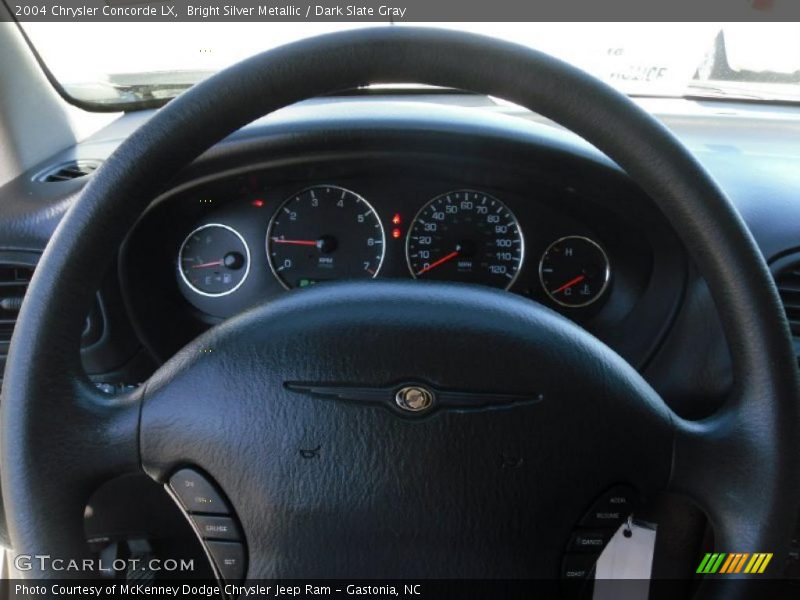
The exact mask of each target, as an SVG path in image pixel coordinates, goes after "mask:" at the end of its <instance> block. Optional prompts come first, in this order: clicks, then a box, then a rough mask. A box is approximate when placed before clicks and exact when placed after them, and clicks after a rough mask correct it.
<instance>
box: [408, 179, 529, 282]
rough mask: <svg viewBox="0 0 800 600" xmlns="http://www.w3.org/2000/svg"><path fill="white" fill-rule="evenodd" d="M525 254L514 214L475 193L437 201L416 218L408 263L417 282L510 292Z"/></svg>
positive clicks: (455, 193) (465, 192)
mask: <svg viewBox="0 0 800 600" xmlns="http://www.w3.org/2000/svg"><path fill="white" fill-rule="evenodd" d="M524 253H525V247H524V242H523V239H522V231H521V230H520V227H519V223H518V222H517V218H516V217H515V216H514V214H513V213H512V212H511V211H510V210H509V209H508V208H507V207H506V206H505V204H503V203H502V202H500V200H498V199H497V198H495V197H493V196H490V195H489V194H485V193H483V192H477V191H472V190H458V191H453V192H449V193H447V194H442V195H441V196H437V197H435V198H434V199H432V200H431V201H430V202H428V203H427V204H426V205H425V206H423V207H422V209H421V210H420V211H419V212H418V213H417V215H416V217H414V220H413V222H412V223H411V226H410V228H409V231H408V237H407V238H406V259H407V261H408V268H409V269H410V271H411V274H412V275H413V276H414V277H415V278H416V279H436V280H444V281H460V282H465V283H477V284H481V285H488V286H492V287H496V288H501V289H508V288H509V287H511V284H513V283H514V280H515V279H516V277H517V275H518V274H519V269H520V266H521V265H522V260H523V257H524Z"/></svg>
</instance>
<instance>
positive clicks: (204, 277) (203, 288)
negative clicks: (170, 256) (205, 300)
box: [178, 223, 250, 298]
mask: <svg viewBox="0 0 800 600" xmlns="http://www.w3.org/2000/svg"><path fill="white" fill-rule="evenodd" d="M178 272H179V273H180V275H181V278H182V279H183V282H184V283H185V284H186V285H187V286H189V288H190V289H191V290H192V291H193V292H195V293H196V294H200V295H201V296H208V297H212V298H215V297H219V296H227V295H228V294H230V293H231V292H234V291H235V290H237V289H238V288H239V286H241V285H242V284H243V283H244V280H245V279H247V274H248V273H249V272H250V250H249V249H248V247H247V243H246V242H245V241H244V238H243V237H242V236H241V234H240V233H239V232H238V231H236V230H235V229H233V228H232V227H228V226H227V225H220V224H219V223H210V224H208V225H203V226H201V227H198V228H197V229H195V230H194V231H192V232H191V233H190V234H189V235H188V236H186V239H185V240H184V241H183V244H181V249H180V251H179V253H178Z"/></svg>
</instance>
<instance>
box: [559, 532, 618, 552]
mask: <svg viewBox="0 0 800 600" xmlns="http://www.w3.org/2000/svg"><path fill="white" fill-rule="evenodd" d="M612 533H613V530H606V531H598V530H586V531H576V532H575V533H573V534H572V539H571V540H570V542H569V548H568V550H569V551H570V552H594V553H595V554H599V553H600V552H601V551H602V550H603V547H604V546H605V545H606V542H607V541H608V539H609V537H611V534H612Z"/></svg>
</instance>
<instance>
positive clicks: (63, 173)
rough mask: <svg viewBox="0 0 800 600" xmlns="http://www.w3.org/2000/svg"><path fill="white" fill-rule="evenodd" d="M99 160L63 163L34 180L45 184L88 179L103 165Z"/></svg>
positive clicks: (40, 174)
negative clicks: (81, 178) (82, 178)
mask: <svg viewBox="0 0 800 600" xmlns="http://www.w3.org/2000/svg"><path fill="white" fill-rule="evenodd" d="M101 164H102V163H101V161H99V160H89V159H87V160H72V161H69V162H66V163H61V164H60V165H57V166H55V167H50V168H49V169H46V170H45V171H42V172H41V173H39V174H38V175H37V176H36V177H35V178H34V179H36V181H42V182H45V183H57V182H59V181H71V180H73V179H78V178H80V177H87V176H89V175H91V174H92V173H94V172H95V171H96V170H97V168H98V167H99V166H100V165H101Z"/></svg>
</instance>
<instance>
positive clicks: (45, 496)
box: [0, 27, 800, 554]
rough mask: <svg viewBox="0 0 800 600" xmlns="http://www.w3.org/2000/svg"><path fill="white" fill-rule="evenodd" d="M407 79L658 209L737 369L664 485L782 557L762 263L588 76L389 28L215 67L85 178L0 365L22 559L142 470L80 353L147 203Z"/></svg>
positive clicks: (725, 538)
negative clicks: (193, 168)
mask: <svg viewBox="0 0 800 600" xmlns="http://www.w3.org/2000/svg"><path fill="white" fill-rule="evenodd" d="M320 57H324V59H322V60H320ZM408 81H414V82H420V83H426V84H432V85H440V86H447V87H454V88H461V89H469V90H471V91H476V92H482V93H487V94H491V95H494V96H498V97H501V98H504V99H507V100H510V101H513V102H516V103H518V104H520V105H522V106H525V107H527V108H530V109H531V110H533V111H535V112H537V113H540V114H542V115H543V116H545V117H548V118H550V119H552V120H554V121H556V122H557V123H559V124H561V125H563V126H564V127H566V128H568V129H570V130H572V131H574V132H575V133H577V134H579V135H581V136H582V137H584V138H585V139H586V140H588V141H589V142H591V143H592V144H594V145H595V146H596V147H598V148H599V149H600V150H601V151H603V152H604V153H606V154H607V155H608V156H609V157H611V158H612V159H613V160H615V161H616V162H617V163H618V164H619V165H620V166H621V167H622V168H623V169H624V170H625V171H626V172H627V173H628V174H629V175H630V177H631V178H632V179H633V180H634V181H636V182H637V183H638V184H639V185H640V186H641V187H642V189H643V190H644V191H645V192H646V193H648V194H649V196H650V197H652V199H653V200H654V202H656V204H657V205H658V206H659V207H660V209H661V210H662V212H663V213H664V215H665V216H666V217H667V219H668V220H669V221H670V222H671V224H672V226H673V227H674V228H675V230H676V232H677V233H678V235H679V236H680V238H681V239H682V241H683V243H684V244H685V246H686V248H687V250H688V252H689V254H690V255H691V257H692V259H693V260H694V262H695V263H696V265H697V267H698V269H699V271H700V272H701V274H702V275H703V276H704V278H705V279H706V281H707V282H708V285H709V288H710V290H711V294H712V297H713V299H714V302H715V305H716V307H717V309H718V311H719V314H720V317H721V320H722V323H723V328H724V331H725V334H726V338H727V341H728V344H729V347H730V351H731V358H732V363H733V369H734V390H733V392H732V394H731V397H730V398H729V399H728V400H727V402H726V404H725V406H724V407H723V408H722V409H721V410H720V411H719V412H718V413H717V414H715V415H713V416H712V417H710V418H708V419H706V420H705V421H703V422H699V423H689V422H685V421H682V420H681V419H679V418H677V417H674V416H673V421H674V424H675V442H674V455H673V459H672V476H671V479H670V483H669V485H670V487H671V488H672V489H674V490H678V491H682V492H685V493H687V494H688V495H690V496H692V497H693V498H694V499H695V500H696V501H697V502H698V504H699V505H700V506H701V507H703V508H704V510H706V512H707V513H708V515H709V517H710V518H711V521H712V524H713V525H714V527H715V530H716V535H717V543H718V544H719V545H720V546H721V547H725V546H726V545H727V547H728V548H731V547H736V548H751V549H752V550H753V551H773V549H774V550H775V551H780V549H782V548H783V547H785V545H786V543H787V542H788V536H789V531H788V529H789V528H788V527H786V523H787V522H792V521H791V520H792V519H794V516H795V515H794V511H795V510H796V506H797V503H796V500H797V498H798V485H797V482H796V481H795V480H796V479H797V477H796V473H797V462H798V458H799V457H800V453H798V442H797V441H796V431H797V425H798V424H799V423H800V416H799V415H800V412H799V409H798V406H800V403H798V383H797V375H796V364H795V359H794V354H793V350H792V347H791V342H790V335H789V331H788V326H787V324H786V321H785V318H784V316H783V310H782V308H781V305H780V302H779V299H778V296H777V292H776V290H775V287H774V284H773V282H772V280H771V277H770V274H769V272H768V269H767V267H766V264H765V262H764V259H763V257H762V256H761V254H760V252H759V249H758V247H757V245H756V243H755V241H754V240H753V238H752V236H751V235H750V233H749V231H748V229H747V227H746V225H745V224H744V222H743V221H742V219H741V217H740V216H739V214H738V212H737V211H736V209H735V207H734V206H733V205H732V204H731V202H730V201H729V200H728V199H727V198H726V196H725V194H724V192H723V191H722V190H721V189H720V188H719V186H717V184H716V183H715V182H714V180H713V179H712V178H711V176H710V175H709V174H708V173H707V172H706V171H705V169H704V168H703V167H702V166H701V165H700V164H699V163H698V162H697V161H696V160H695V159H694V158H693V157H692V155H691V154H690V153H689V152H688V150H686V148H684V146H683V145H682V144H681V143H680V142H679V141H678V140H677V139H676V138H675V137H674V136H673V135H672V134H671V133H670V132H669V131H668V130H667V129H666V128H664V127H663V126H662V125H661V124H660V123H659V122H657V121H656V120H655V119H654V118H653V117H651V116H650V115H648V114H647V113H646V112H644V111H643V110H642V109H640V108H639V107H638V106H637V105H636V104H634V103H633V102H632V101H631V100H629V99H628V98H627V97H625V96H624V95H622V94H620V93H618V92H616V91H614V90H613V89H612V88H610V87H608V86H606V85H605V84H603V83H601V82H599V81H597V80H596V79H594V78H592V77H590V76H588V75H587V74H585V73H583V72H582V71H580V70H578V69H575V68H573V67H571V66H569V65H567V64H565V63H563V62H560V61H558V60H556V59H553V58H551V57H548V56H546V55H544V54H541V53H539V52H536V51H534V50H531V49H528V48H524V47H521V46H517V45H514V44H510V43H506V42H502V41H498V40H494V39H490V38H484V37H480V36H475V35H468V34H463V33H457V32H452V31H441V30H435V29H426V28H406V27H400V28H377V29H365V30H360V31H353V32H345V33H338V34H332V35H326V36H321V37H318V38H313V39H309V40H305V41H302V42H298V43H295V44H291V45H288V46H284V47H281V48H278V49H275V50H271V51H269V52H266V53H264V54H261V55H258V56H255V57H253V58H251V59H248V60H246V61H243V62H242V63H239V64H237V65H235V66H233V67H231V68H229V69H226V70H224V71H222V72H220V73H218V74H217V75H215V76H213V77H211V78H209V79H208V80H206V81H204V82H202V83H200V84H198V85H197V86H195V87H194V88H192V89H191V90H189V91H188V92H186V93H184V94H183V95H181V96H180V97H178V98H177V99H175V100H173V101H172V102H170V103H169V104H168V105H167V106H166V107H164V108H163V109H162V110H160V111H159V112H158V113H157V114H156V115H155V116H154V117H153V118H152V119H151V120H150V121H149V122H148V123H146V124H145V125H143V126H142V127H141V128H140V129H139V130H137V131H136V132H135V133H134V134H133V135H131V136H130V138H128V139H127V140H126V141H125V142H123V143H122V144H121V145H120V147H119V148H118V149H117V150H116V151H115V152H114V154H113V155H112V156H111V157H110V158H109V160H108V161H107V162H106V163H105V164H104V165H103V167H102V168H101V169H99V170H98V171H97V173H96V175H95V176H94V177H93V179H92V181H91V182H90V183H89V184H88V185H87V186H86V188H85V190H84V191H83V193H82V195H81V197H80V198H79V200H78V201H76V203H75V204H74V206H73V207H72V208H71V209H70V210H69V212H68V213H67V214H66V215H65V217H64V219H63V221H62V222H61V224H60V226H59V227H58V229H57V231H56V233H55V235H54V237H53V239H52V240H51V242H50V244H49V245H48V247H47V249H46V251H45V253H44V254H43V256H42V259H41V261H40V263H39V265H38V268H37V270H36V274H35V276H34V279H33V281H32V282H31V285H30V288H29V297H28V300H27V302H26V303H25V306H24V307H23V310H22V311H21V313H20V316H19V320H18V322H17V327H16V332H15V334H14V339H13V341H12V346H11V350H10V354H9V359H8V364H7V367H6V380H5V384H4V389H3V395H4V398H3V403H2V407H1V409H2V414H1V418H2V457H1V459H2V461H1V462H0V469H1V474H2V484H3V496H4V502H5V507H6V511H7V516H8V520H9V532H10V536H11V540H12V543H13V545H14V547H15V549H16V550H18V551H24V552H26V553H47V554H54V553H58V552H63V553H70V552H71V553H75V552H80V551H79V550H77V549H76V548H77V547H78V546H76V544H77V541H76V540H78V539H79V538H80V536H81V535H82V532H81V527H82V524H81V522H80V519H79V518H78V517H79V515H76V514H75V507H76V506H78V505H79V504H80V502H81V501H84V502H85V498H86V493H87V489H89V488H90V487H91V486H93V485H97V484H98V483H100V482H102V481H103V480H104V479H105V478H107V477H109V476H111V475H113V474H115V473H119V472H121V471H124V470H136V469H138V468H140V455H139V440H138V438H137V435H138V434H137V432H138V426H137V421H138V418H139V410H140V400H141V393H135V394H132V395H130V396H128V397H125V398H122V399H119V400H116V401H114V402H108V401H107V400H103V399H101V398H100V397H99V396H98V394H96V393H95V391H94V390H93V388H92V387H91V385H90V384H89V382H88V381H87V379H86V376H85V374H84V373H83V371H82V369H81V366H80V360H79V352H78V348H79V340H80V332H81V326H82V323H83V318H84V315H85V314H86V313H87V311H88V307H89V306H90V302H91V298H92V290H94V289H96V288H97V287H98V284H99V282H100V278H101V276H102V273H103V272H105V270H106V268H107V267H108V266H109V264H110V261H111V260H113V257H114V256H115V255H116V251H117V249H118V247H119V245H120V244H121V242H122V240H123V239H124V237H125V235H126V233H127V232H128V231H129V230H130V228H131V227H132V225H133V224H134V223H135V221H136V219H137V218H138V217H139V216H140V215H141V213H142V212H143V211H144V209H145V208H146V206H147V204H148V203H149V201H150V199H151V198H153V197H155V196H156V195H157V194H158V193H159V192H160V191H162V190H161V188H162V186H163V185H164V183H165V182H167V181H169V180H170V179H171V177H172V176H174V175H175V173H177V172H178V171H179V170H180V169H181V168H183V167H185V166H186V165H188V164H189V163H190V162H191V161H192V160H193V159H194V158H196V157H197V156H199V155H200V154H201V153H202V152H203V151H205V150H206V149H208V148H209V147H210V146H211V145H213V144H214V143H216V142H218V141H220V140H221V139H223V138H224V137H225V136H227V135H228V134H230V133H232V132H233V131H235V130H236V129H238V128H240V127H241V126H243V125H245V124H247V123H249V122H251V121H253V120H254V119H256V118H258V117H261V116H263V115H264V114H268V113H270V112H273V111H275V110H277V109H279V108H281V107H283V106H287V105H289V104H292V103H294V102H297V101H300V100H303V99H306V98H309V97H313V96H319V95H322V94H327V93H331V92H335V91H337V90H342V89H350V88H354V87H357V86H360V85H365V84H370V83H399V82H408ZM65 423H69V427H65V426H64V424H65ZM92 433H93V434H94V435H92ZM78 463H80V464H79V465H78ZM731 488H735V489H736V490H737V493H736V494H730V493H728V492H729V490H730V489H731ZM59 493H62V495H61V497H59V496H58V495H59ZM81 514H82V512H81Z"/></svg>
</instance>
